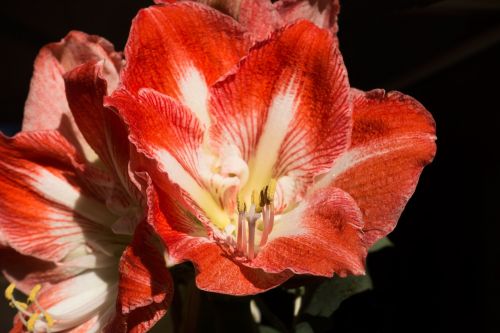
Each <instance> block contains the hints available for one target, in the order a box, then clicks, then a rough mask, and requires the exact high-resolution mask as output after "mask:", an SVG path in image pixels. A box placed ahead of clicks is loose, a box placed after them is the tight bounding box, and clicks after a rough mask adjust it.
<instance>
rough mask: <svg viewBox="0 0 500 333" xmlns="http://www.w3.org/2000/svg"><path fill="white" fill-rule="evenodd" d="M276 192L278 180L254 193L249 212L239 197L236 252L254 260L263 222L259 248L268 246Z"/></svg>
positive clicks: (239, 196) (272, 224)
mask: <svg viewBox="0 0 500 333" xmlns="http://www.w3.org/2000/svg"><path fill="white" fill-rule="evenodd" d="M275 192H276V180H275V179H271V181H270V182H269V184H268V185H266V186H265V187H264V188H262V189H261V190H260V191H259V192H257V191H252V196H251V204H250V205H249V207H248V210H247V204H246V203H245V201H244V200H243V198H242V197H241V195H238V197H237V200H236V202H237V208H238V229H237V241H236V251H237V252H238V253H239V254H241V255H243V256H244V257H246V258H247V259H248V260H253V259H254V258H255V256H256V255H257V248H256V237H255V234H256V229H257V222H258V221H260V220H262V232H261V237H260V242H259V247H262V246H264V245H266V243H267V241H268V239H269V234H270V233H271V231H272V230H273V226H274V203H273V202H274V194H275Z"/></svg>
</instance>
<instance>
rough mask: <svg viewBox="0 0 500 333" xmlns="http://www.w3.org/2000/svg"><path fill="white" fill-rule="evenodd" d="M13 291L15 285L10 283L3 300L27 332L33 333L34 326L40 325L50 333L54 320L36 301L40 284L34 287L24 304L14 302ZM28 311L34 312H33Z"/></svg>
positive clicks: (40, 287)
mask: <svg viewBox="0 0 500 333" xmlns="http://www.w3.org/2000/svg"><path fill="white" fill-rule="evenodd" d="M15 289H16V285H15V284H14V283H11V284H10V285H9V286H8V287H7V289H5V298H6V299H7V300H8V301H9V304H10V306H11V307H13V308H15V309H16V310H17V311H18V312H19V316H18V317H19V319H20V320H21V322H22V323H23V325H24V326H25V327H26V329H27V330H28V332H34V331H35V324H37V323H40V324H41V325H43V326H44V328H45V331H46V332H47V333H50V332H51V327H52V326H54V319H53V318H52V316H51V315H50V314H48V313H47V312H46V311H45V310H44V309H43V308H42V306H41V305H40V303H39V302H38V299H37V297H38V293H39V292H40V289H42V286H41V285H40V284H37V285H35V286H34V287H33V289H31V291H30V293H29V294H28V299H27V300H26V302H21V301H18V300H16V298H15V297H14V290H15ZM30 309H35V310H34V311H33V310H30Z"/></svg>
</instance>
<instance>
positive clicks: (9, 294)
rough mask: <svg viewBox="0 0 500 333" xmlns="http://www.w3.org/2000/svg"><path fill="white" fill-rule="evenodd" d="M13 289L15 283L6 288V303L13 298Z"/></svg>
mask: <svg viewBox="0 0 500 333" xmlns="http://www.w3.org/2000/svg"><path fill="white" fill-rule="evenodd" d="M14 289H16V284H15V283H11V284H9V286H8V287H7V289H5V298H6V299H7V300H8V301H12V298H13V297H14Z"/></svg>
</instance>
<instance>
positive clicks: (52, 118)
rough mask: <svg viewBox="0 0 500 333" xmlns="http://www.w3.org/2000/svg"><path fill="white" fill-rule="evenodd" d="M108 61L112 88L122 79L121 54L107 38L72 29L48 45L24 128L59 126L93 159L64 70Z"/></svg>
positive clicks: (38, 62) (37, 70)
mask: <svg viewBox="0 0 500 333" xmlns="http://www.w3.org/2000/svg"><path fill="white" fill-rule="evenodd" d="M102 59H104V60H105V61H106V66H105V74H104V76H105V77H106V79H107V80H108V83H109V84H110V86H111V87H115V86H116V85H117V82H118V71H119V69H120V67H121V56H120V54H118V53H116V52H114V50H113V46H112V45H111V44H110V43H109V42H108V41H106V40H105V39H103V38H101V37H98V36H91V35H87V34H84V33H82V32H77V31H73V32H70V33H69V34H68V35H67V36H66V37H65V38H64V39H63V40H62V41H61V42H59V43H53V44H49V45H47V46H45V47H44V48H43V49H42V50H41V51H40V53H39V55H38V57H37V59H36V60H35V70H34V72H33V78H32V81H31V86H30V93H29V95H28V99H27V101H26V106H25V110H24V119H23V131H35V130H49V129H58V130H59V131H60V132H61V133H62V134H63V135H64V136H65V137H66V138H67V139H68V140H69V141H70V142H72V143H73V144H74V145H75V147H77V148H78V149H81V150H82V151H83V152H85V153H86V155H87V156H88V157H89V158H90V156H91V154H92V153H91V152H90V151H89V148H88V145H87V143H86V142H85V140H84V139H83V137H82V135H81V133H80V131H79V130H78V128H77V126H76V124H75V121H74V119H73V117H72V115H71V113H70V110H69V107H68V104H67V101H66V94H65V90H64V80H63V75H64V73H66V72H68V71H70V70H71V69H73V68H74V67H76V66H78V65H80V64H83V63H85V62H88V61H98V60H102Z"/></svg>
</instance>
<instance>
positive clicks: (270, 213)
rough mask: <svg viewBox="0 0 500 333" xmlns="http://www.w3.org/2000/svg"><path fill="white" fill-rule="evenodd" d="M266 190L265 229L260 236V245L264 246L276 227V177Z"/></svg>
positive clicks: (263, 218)
mask: <svg viewBox="0 0 500 333" xmlns="http://www.w3.org/2000/svg"><path fill="white" fill-rule="evenodd" d="M264 191H265V192H266V206H265V207H264V208H263V217H262V220H263V221H264V229H263V230H262V236H261V238H260V246H264V245H266V243H267V239H268V237H269V234H270V233H271V231H272V230H273V227H274V194H275V193H276V179H274V178H272V179H271V181H270V182H269V185H267V186H266V187H265V188H264Z"/></svg>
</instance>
